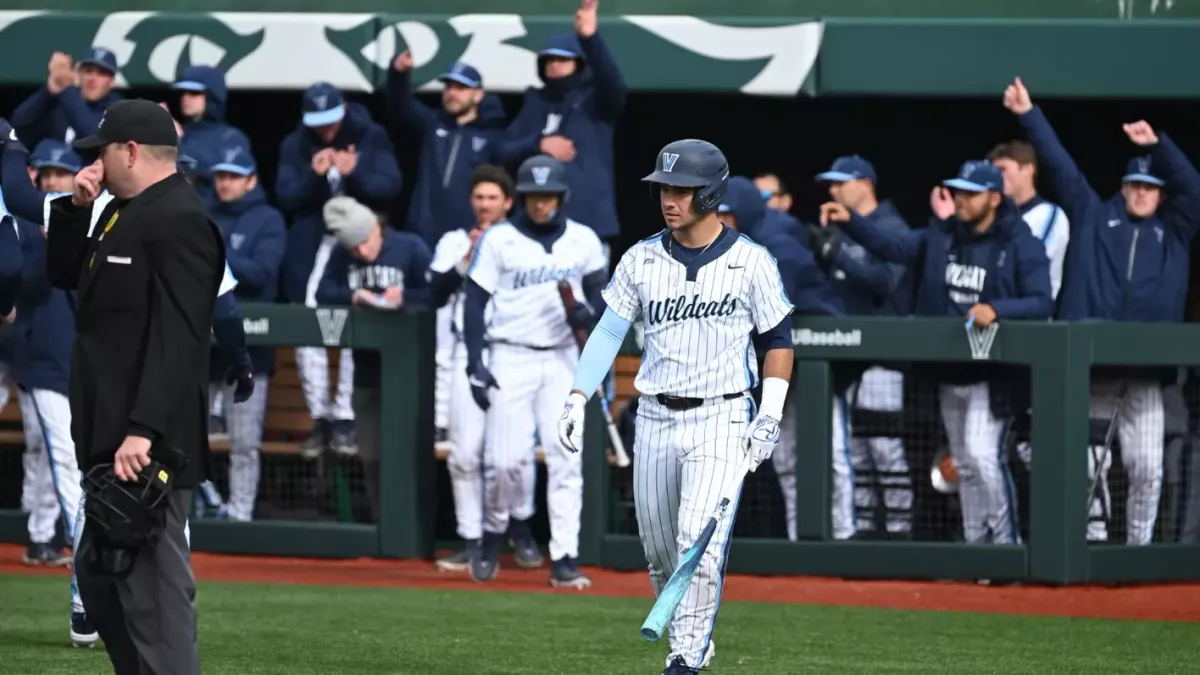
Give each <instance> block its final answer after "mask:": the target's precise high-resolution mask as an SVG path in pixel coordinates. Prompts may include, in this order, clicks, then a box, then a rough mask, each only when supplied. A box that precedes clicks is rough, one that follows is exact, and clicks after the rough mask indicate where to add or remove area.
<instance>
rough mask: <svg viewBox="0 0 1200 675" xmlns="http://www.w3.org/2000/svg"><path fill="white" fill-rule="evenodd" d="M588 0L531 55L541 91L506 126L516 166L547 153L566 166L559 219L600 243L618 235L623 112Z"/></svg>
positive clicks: (620, 88)
mask: <svg viewBox="0 0 1200 675" xmlns="http://www.w3.org/2000/svg"><path fill="white" fill-rule="evenodd" d="M596 5H597V1H596V0H583V4H582V5H581V6H580V8H579V11H578V12H576V13H575V32H574V33H559V34H557V35H553V36H551V37H550V39H549V40H547V42H546V45H545V46H544V47H543V48H542V51H541V52H539V53H538V63H537V65H538V77H539V78H541V80H542V82H543V83H544V86H542V87H541V88H540V89H539V88H534V87H530V88H529V89H528V90H526V92H525V101H524V103H523V104H522V106H521V112H520V114H518V115H517V118H516V119H515V120H513V123H512V124H511V125H510V126H509V128H508V133H509V137H510V140H511V142H512V143H513V144H514V146H513V156H512V157H511V158H510V159H508V160H506V161H510V162H512V163H516V162H519V161H521V160H524V159H526V158H528V157H531V156H533V155H538V154H545V155H550V156H552V157H554V158H555V159H557V160H558V161H560V162H563V163H564V164H565V165H566V168H567V184H568V185H569V186H570V187H571V200H570V201H569V202H568V203H567V205H566V207H565V208H566V211H567V217H568V218H570V219H572V220H576V221H578V222H581V223H586V224H587V225H589V226H590V227H591V228H592V230H594V231H595V232H596V236H598V237H600V240H601V241H609V240H611V239H613V238H614V237H616V236H617V235H618V234H620V233H621V225H620V223H619V222H617V205H616V196H615V193H614V187H613V127H614V126H616V123H617V120H618V119H620V117H621V112H622V110H624V108H625V94H626V88H625V82H624V81H623V80H622V79H621V71H620V70H619V69H618V68H617V62H616V61H615V60H614V59H613V56H612V53H611V52H609V50H608V47H607V46H606V45H605V44H604V41H603V40H602V39H601V38H600V34H599V33H597V32H596V26H597V22H596Z"/></svg>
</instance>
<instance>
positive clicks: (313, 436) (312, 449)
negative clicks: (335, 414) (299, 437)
mask: <svg viewBox="0 0 1200 675" xmlns="http://www.w3.org/2000/svg"><path fill="white" fill-rule="evenodd" d="M329 427H330V422H329V420H317V421H316V422H315V423H314V424H313V428H312V431H310V432H308V437H307V438H305V439H304V440H303V441H300V456H301V457H303V458H304V459H316V458H318V457H320V456H321V454H322V453H323V452H325V449H326V448H328V447H329V431H330V429H329Z"/></svg>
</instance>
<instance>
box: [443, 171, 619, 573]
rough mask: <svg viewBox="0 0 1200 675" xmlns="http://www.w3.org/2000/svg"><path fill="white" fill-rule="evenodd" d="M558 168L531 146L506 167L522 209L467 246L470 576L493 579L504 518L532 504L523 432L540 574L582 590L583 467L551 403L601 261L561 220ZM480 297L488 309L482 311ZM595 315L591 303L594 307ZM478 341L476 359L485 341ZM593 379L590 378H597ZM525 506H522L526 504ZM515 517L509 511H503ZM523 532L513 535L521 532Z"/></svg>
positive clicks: (567, 379)
mask: <svg viewBox="0 0 1200 675" xmlns="http://www.w3.org/2000/svg"><path fill="white" fill-rule="evenodd" d="M565 174H566V168H565V167H563V165H562V164H561V163H559V162H558V160H555V159H553V158H551V157H548V156H545V155H538V156H536V157H531V158H529V159H527V160H525V162H524V163H522V164H521V167H520V168H519V169H518V170H517V194H518V195H520V196H521V200H522V203H523V205H524V209H523V211H522V212H521V213H519V214H517V215H516V216H515V217H514V218H513V219H512V221H511V222H509V223H502V224H498V225H493V226H492V227H491V229H489V230H488V231H487V233H486V234H485V235H484V236H483V237H482V238H481V239H480V240H479V242H478V243H477V244H476V245H475V256H474V259H473V260H472V262H471V269H470V271H469V272H468V279H467V288H466V304H465V307H464V313H463V340H464V342H465V343H466V347H467V361H468V366H467V368H468V372H469V374H470V377H471V381H470V385H471V394H472V396H473V397H474V398H475V401H476V402H477V403H478V404H479V407H480V408H482V409H484V410H486V411H488V414H487V431H486V432H485V436H484V459H483V480H484V499H485V505H486V511H485V513H486V516H485V519H484V525H483V541H482V544H481V547H480V554H479V556H477V557H476V559H475V561H474V562H473V564H472V566H471V576H472V577H473V578H475V579H477V580H480V581H486V580H490V579H492V578H494V577H495V575H496V572H497V570H498V568H499V560H498V559H499V554H500V546H501V543H502V542H503V540H504V537H505V534H506V532H507V530H508V526H509V519H510V518H519V517H520V516H523V515H525V514H523V513H520V511H522V510H524V509H528V508H529V505H530V504H531V503H532V499H531V495H530V494H529V492H530V491H531V488H532V486H533V481H532V480H529V478H528V476H529V472H532V471H533V469H534V466H533V463H534V461H535V458H534V434H535V432H536V434H537V436H538V437H539V438H541V440H542V450H543V452H544V453H545V458H546V474H547V480H546V506H547V509H548V511H549V516H550V559H551V561H552V565H551V570H550V583H551V585H553V586H557V587H565V588H587V587H588V586H590V585H591V580H590V579H588V578H587V576H585V575H584V574H583V573H582V572H581V571H580V570H579V564H578V560H577V559H578V556H579V518H580V512H581V510H582V509H583V468H582V463H581V461H580V458H579V455H578V454H575V453H571V452H568V451H567V450H566V449H565V448H564V447H563V446H562V445H561V444H560V443H559V442H558V433H557V428H556V424H557V421H558V406H559V404H560V403H561V402H562V400H563V399H564V398H566V396H567V393H568V392H570V390H571V379H572V378H573V377H574V376H575V365H576V363H578V361H579V347H578V346H577V345H576V343H575V338H574V337H573V333H572V331H573V330H574V329H577V328H590V327H591V324H592V323H594V316H595V315H594V314H593V313H592V312H593V311H594V310H589V307H588V305H589V304H590V305H591V306H592V307H593V308H596V310H598V309H599V306H600V304H601V302H602V301H601V300H600V290H601V289H602V288H603V287H604V282H605V277H606V276H607V269H608V260H607V259H606V258H605V256H604V250H603V247H602V246H601V243H600V239H599V238H598V237H596V234H595V233H594V232H593V231H592V229H591V228H589V227H588V226H586V225H583V224H580V223H577V222H575V221H573V220H570V219H568V218H567V217H566V215H565V214H564V213H563V205H564V204H565V203H566V202H567V200H568V199H570V194H569V191H568V189H567V182H566V176H565ZM559 281H567V282H569V283H570V284H571V289H572V291H573V292H574V294H575V297H576V298H583V299H585V300H586V302H583V301H581V302H577V303H576V308H577V311H576V312H574V313H573V315H572V316H568V315H567V312H566V310H565V309H564V308H563V301H562V297H561V296H560V295H559V291H558V282H559ZM489 304H490V305H491V315H490V316H489V317H488V318H487V321H486V324H485V321H484V312H485V309H487V306H488V305H489ZM597 313H598V312H597ZM485 342H486V343H487V345H488V352H489V354H488V356H489V359H488V360H487V363H486V364H485V362H484V356H483V352H484V343H485ZM597 384H599V383H597ZM529 511H530V513H529V515H533V514H532V509H529ZM514 522H517V521H514ZM522 536H524V535H522Z"/></svg>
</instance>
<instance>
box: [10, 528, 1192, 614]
mask: <svg viewBox="0 0 1200 675" xmlns="http://www.w3.org/2000/svg"><path fill="white" fill-rule="evenodd" d="M21 551H22V547H20V546H13V545H7V544H0V574H25V573H32V574H60V575H65V574H66V573H65V571H64V570H62V569H58V570H47V569H40V568H32V567H27V566H25V565H23V564H21ZM193 562H194V566H195V569H196V576H197V577H199V578H200V579H204V580H209V581H240V582H250V583H264V584H318V585H333V586H368V587H380V586H391V587H405V588H439V589H448V590H496V591H521V592H537V593H562V592H571V593H576V592H578V591H560V590H554V589H551V588H550V587H549V586H548V585H547V583H546V571H545V570H533V571H526V570H520V569H516V567H515V566H514V565H512V564H509V565H507V566H504V565H503V562H502V571H501V573H500V576H499V577H498V578H497V579H496V580H495V581H494V582H492V583H489V584H487V585H486V586H485V585H481V584H477V583H474V582H473V581H471V579H470V578H469V577H467V576H465V575H455V574H445V573H440V572H437V571H436V570H434V568H433V565H432V564H431V563H428V562H425V561H414V560H399V561H392V560H369V559H357V560H313V559H299V558H260V557H251V556H227V555H213V554H209V553H197V554H195V555H194V557H193ZM587 573H588V575H589V576H591V577H592V581H593V586H592V588H591V590H588V591H583V592H584V593H590V594H595V595H607V596H617V597H639V598H640V597H644V598H649V597H651V592H650V582H649V580H648V579H647V577H646V574H645V573H644V572H613V571H611V570H602V569H596V568H589V569H587ZM724 598H725V599H727V600H746V601H758V602H782V603H797V604H809V605H839V606H856V607H887V608H893V609H924V610H937V611H962V612H989V613H999V614H1030V615H1042V616H1071V617H1092V618H1107V619H1135V620H1159V621H1200V584H1191V585H1182V584H1180V585H1166V586H1138V587H1129V588H1099V587H1090V586H1085V587H1071V588H1043V587H1036V586H1009V587H987V586H978V585H975V584H966V583H951V582H909V581H844V580H840V579H825V578H813V577H753V576H730V577H729V578H728V579H727V581H726V585H725V592H724Z"/></svg>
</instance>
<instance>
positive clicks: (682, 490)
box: [559, 139, 794, 675]
mask: <svg viewBox="0 0 1200 675" xmlns="http://www.w3.org/2000/svg"><path fill="white" fill-rule="evenodd" d="M728 179H729V165H728V163H727V162H726V161H725V156H724V155H723V154H722V153H721V151H720V150H719V149H717V147H716V146H714V145H712V144H711V143H708V142H705V141H700V140H692V139H689V140H682V141H675V142H674V143H670V144H668V145H667V146H666V147H664V148H663V149H662V152H661V153H660V154H659V157H658V162H657V163H656V169H655V171H654V172H653V173H651V174H650V175H649V176H646V178H644V179H643V180H645V181H647V182H650V183H651V184H652V185H653V186H654V188H655V190H656V192H657V193H658V201H659V203H660V207H661V209H662V214H663V218H664V220H665V221H666V224H667V229H666V230H665V231H663V232H662V233H661V234H658V235H655V236H653V237H651V238H649V239H645V240H642V241H641V242H638V243H637V244H636V245H634V247H633V248H631V249H629V250H628V251H627V252H626V253H625V255H624V256H622V257H621V261H620V263H619V264H618V265H617V268H616V271H615V272H614V273H613V278H612V281H611V282H610V283H609V285H608V288H606V289H605V290H604V301H605V303H607V305H608V309H607V310H606V311H605V313H604V316H603V317H602V318H601V320H600V323H599V325H597V327H596V330H595V332H594V333H593V334H592V337H591V339H589V340H588V343H587V347H586V348H585V349H584V351H583V356H582V358H581V360H580V364H579V372H578V374H577V375H576V378H575V384H574V389H573V390H572V391H571V393H570V396H568V397H567V401H566V405H565V406H564V408H563V411H562V417H561V420H560V421H559V436H560V441H561V442H562V444H563V445H565V446H566V447H568V448H571V449H572V450H575V451H578V450H579V449H580V448H581V447H582V443H583V418H584V407H585V404H586V403H587V400H588V398H589V397H590V396H591V393H592V392H594V391H596V387H597V385H599V384H600V381H601V379H602V378H603V377H604V375H605V373H607V372H608V369H609V368H610V367H611V366H612V363H613V359H614V358H615V357H616V355H617V352H618V350H619V349H620V346H621V343H622V341H623V340H624V339H625V334H626V332H627V331H628V330H629V326H630V324H631V323H633V322H634V321H638V320H641V321H643V323H644V326H645V329H644V330H645V352H644V354H643V356H642V365H641V368H640V369H639V370H638V374H637V379H636V381H635V383H634V384H635V386H636V387H637V390H638V392H640V393H641V398H640V399H639V402H638V410H637V422H636V432H635V435H634V453H633V456H634V464H633V474H634V505H635V507H636V509H637V519H638V533H639V534H640V536H641V540H642V547H643V548H644V549H645V552H646V561H647V563H648V564H649V569H650V580H651V582H652V583H653V584H654V589H655V592H656V593H658V592H661V591H662V588H663V586H664V584H666V582H667V580H668V579H669V578H670V577H671V574H672V573H673V572H674V570H675V565H676V563H677V561H678V557H679V554H680V553H681V552H683V551H685V550H687V549H688V548H689V547H690V546H691V545H692V543H693V542H694V541H695V540H696V538H697V537H698V536H699V535H700V533H701V531H702V530H703V529H704V525H705V523H706V522H707V520H708V518H709V517H710V516H711V515H712V513H713V510H714V509H715V508H716V506H717V502H718V501H719V500H720V499H721V495H720V494H719V493H720V491H721V489H722V487H723V486H724V485H725V484H726V483H727V482H728V481H729V476H730V474H731V472H734V471H736V469H737V467H738V466H739V465H741V464H742V462H743V460H744V459H745V458H746V453H747V452H749V453H752V464H751V466H752V467H753V468H755V469H756V468H757V467H758V465H759V464H760V463H762V462H763V461H764V460H766V459H767V458H768V457H770V455H771V452H772V451H773V450H774V448H775V446H776V444H777V443H778V442H779V420H780V417H781V415H782V414H783V402H784V398H785V396H786V394H787V389H788V383H789V382H790V380H791V375H792V365H793V356H794V353H793V347H792V342H791V321H790V318H791V313H792V303H791V301H790V300H789V299H788V297H787V293H786V291H785V290H784V286H783V281H782V279H781V278H780V275H779V268H778V266H777V264H776V262H775V259H774V258H773V257H772V256H771V254H770V253H768V252H767V250H766V249H765V248H763V247H762V246H760V245H758V244H755V243H754V242H752V241H751V240H750V239H748V238H747V237H744V236H741V235H739V234H738V233H737V232H736V231H735V230H732V229H729V228H726V227H724V226H722V225H721V222H720V221H719V220H718V219H717V215H716V211H717V208H718V207H719V206H720V204H721V202H722V200H723V198H724V196H725V192H726V189H727V187H728ZM752 336H753V338H754V339H753V341H752V339H751V338H752ZM755 346H757V347H758V348H759V351H765V352H766V356H765V361H764V365H763V375H764V379H763V384H762V407H761V409H760V410H759V411H758V412H757V413H756V412H755V406H754V400H753V398H751V395H750V390H751V389H753V388H754V387H755V386H756V385H757V383H758V367H757V359H755V357H754V347H755ZM739 496H740V495H739ZM731 513H736V505H735V506H734V507H733V509H732V510H731ZM732 530H733V522H732V517H731V518H730V520H729V521H728V522H726V523H723V524H722V525H721V526H720V527H718V528H717V531H716V533H715V534H714V535H713V538H712V541H711V542H710V543H709V545H708V548H707V549H706V550H705V552H704V556H703V559H702V561H701V563H700V567H699V568H698V569H697V571H696V574H695V576H694V577H693V578H692V582H691V587H690V588H689V589H688V592H687V594H686V595H685V596H684V598H683V601H682V602H681V603H680V604H679V607H678V609H677V610H676V612H675V616H674V617H673V618H672V620H671V624H670V642H671V653H670V655H669V656H668V657H667V669H666V670H664V671H663V675H686V674H689V673H696V672H699V670H700V669H701V668H705V667H707V666H708V664H709V662H710V661H711V660H712V657H713V646H712V640H711V638H712V632H713V627H714V625H715V622H716V615H717V609H718V607H719V605H720V600H721V587H722V583H723V580H724V573H725V566H726V564H727V562H728V554H729V543H730V542H729V539H730V535H731V533H732Z"/></svg>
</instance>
